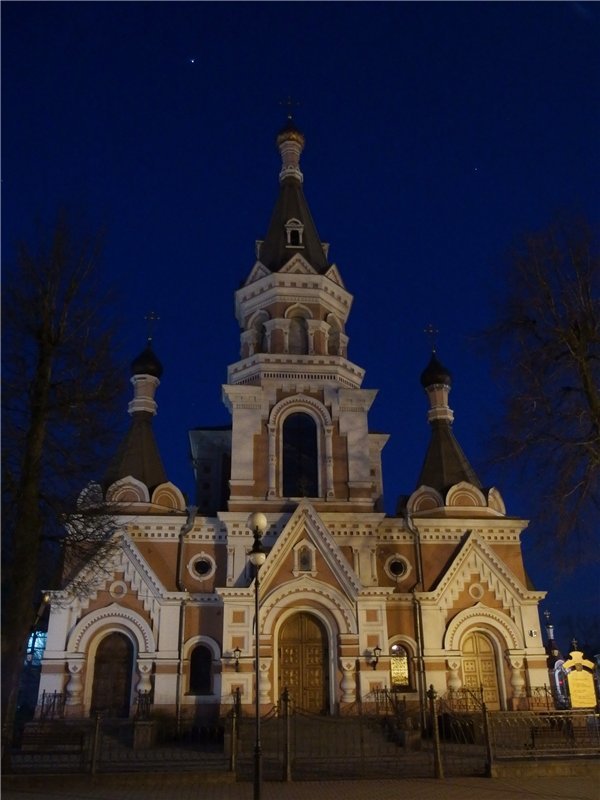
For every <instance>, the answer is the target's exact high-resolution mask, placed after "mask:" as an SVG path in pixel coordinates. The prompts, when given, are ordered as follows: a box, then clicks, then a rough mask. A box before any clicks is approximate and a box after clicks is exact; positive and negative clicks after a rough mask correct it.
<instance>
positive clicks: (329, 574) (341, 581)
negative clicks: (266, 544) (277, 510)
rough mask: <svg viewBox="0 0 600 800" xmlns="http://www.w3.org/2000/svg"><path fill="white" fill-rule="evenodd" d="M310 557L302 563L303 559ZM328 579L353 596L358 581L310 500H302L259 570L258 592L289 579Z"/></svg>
mask: <svg viewBox="0 0 600 800" xmlns="http://www.w3.org/2000/svg"><path fill="white" fill-rule="evenodd" d="M303 558H305V559H309V560H308V561H306V562H305V563H302V559H303ZM307 577H310V578H311V579H312V581H318V582H320V583H327V584H328V585H330V586H332V587H334V589H336V590H339V591H340V592H341V593H342V594H343V595H345V596H346V597H348V598H350V599H352V600H355V599H356V597H357V595H358V593H359V592H360V589H361V583H360V581H359V579H358V576H357V575H356V573H355V572H354V569H353V568H352V567H351V565H350V564H349V562H348V560H347V559H346V557H345V556H344V554H343V553H342V551H341V549H340V548H339V546H338V545H337V544H336V542H335V541H334V539H333V537H332V536H331V534H330V533H329V531H328V529H327V527H326V525H325V524H324V522H323V520H322V519H321V517H320V516H319V514H318V513H317V512H316V511H315V509H314V507H313V506H312V505H311V503H309V502H307V501H302V502H301V503H300V504H299V505H298V507H297V508H296V510H295V511H294V513H293V514H292V516H291V517H290V519H289V520H288V523H287V525H286V526H285V528H284V529H283V531H282V532H281V533H280V535H279V537H278V538H277V541H276V542H275V545H274V547H273V548H272V550H271V552H270V553H269V555H268V556H267V560H266V561H265V564H264V566H263V567H262V569H261V572H260V583H261V593H262V592H264V593H265V594H266V593H268V592H271V591H273V590H275V589H276V588H277V587H278V586H281V585H283V584H286V583H289V582H290V581H296V580H305V579H306V578H307Z"/></svg>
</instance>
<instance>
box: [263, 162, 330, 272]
mask: <svg viewBox="0 0 600 800" xmlns="http://www.w3.org/2000/svg"><path fill="white" fill-rule="evenodd" d="M291 219H297V220H299V222H300V223H301V224H302V225H303V226H304V230H303V235H302V245H303V246H302V247H301V248H295V249H290V248H289V247H288V246H287V245H288V242H287V234H286V229H285V225H286V223H287V222H288V221H289V220H291ZM297 252H299V253H301V254H302V256H303V257H304V258H305V259H306V260H307V261H308V263H309V264H310V265H311V266H312V267H314V268H315V269H316V270H317V272H319V273H321V274H322V273H325V272H327V270H328V269H329V264H328V263H327V258H326V256H325V252H324V250H323V245H322V243H321V240H320V238H319V234H318V233H317V228H316V225H315V223H314V221H313V218H312V214H311V213H310V209H309V207H308V203H307V202H306V198H305V196H304V192H303V191H302V184H301V183H300V181H297V180H295V179H294V178H286V179H285V180H284V181H283V182H282V184H281V188H280V190H279V197H278V198H277V202H276V204H275V208H274V210H273V215H272V217H271V223H270V225H269V230H268V232H267V235H266V236H265V239H264V241H263V242H262V244H261V246H260V250H259V259H260V261H261V262H262V263H263V264H264V265H265V267H267V269H269V270H270V271H271V272H277V271H278V270H279V269H281V267H283V265H284V264H287V262H288V261H289V260H290V258H292V256H294V254H295V253H297Z"/></svg>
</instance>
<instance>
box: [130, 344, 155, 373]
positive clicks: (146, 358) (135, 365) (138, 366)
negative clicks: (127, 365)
mask: <svg viewBox="0 0 600 800" xmlns="http://www.w3.org/2000/svg"><path fill="white" fill-rule="evenodd" d="M131 374H132V375H152V377H154V378H160V377H161V375H162V374H163V366H162V364H161V363H160V361H159V360H158V358H157V357H156V354H155V353H154V350H153V349H152V344H151V342H150V340H148V344H147V345H146V349H145V350H144V351H143V352H142V353H140V354H139V356H138V357H137V358H134V359H133V361H132V362H131Z"/></svg>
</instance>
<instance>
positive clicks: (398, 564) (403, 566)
mask: <svg viewBox="0 0 600 800" xmlns="http://www.w3.org/2000/svg"><path fill="white" fill-rule="evenodd" d="M385 571H386V572H387V574H388V575H389V577H390V578H391V579H392V580H394V581H402V580H404V579H405V578H407V577H408V575H409V574H410V571H411V566H410V564H409V562H408V561H407V560H406V559H405V558H404V557H403V556H399V555H393V556H390V557H389V558H388V560H387V561H386V562H385Z"/></svg>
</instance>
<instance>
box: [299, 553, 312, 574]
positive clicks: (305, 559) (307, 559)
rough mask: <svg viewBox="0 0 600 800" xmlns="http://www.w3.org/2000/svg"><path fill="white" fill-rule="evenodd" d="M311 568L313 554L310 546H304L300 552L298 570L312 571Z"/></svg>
mask: <svg viewBox="0 0 600 800" xmlns="http://www.w3.org/2000/svg"><path fill="white" fill-rule="evenodd" d="M311 569H312V554H311V552H310V550H309V549H308V547H302V548H300V550H299V552H298V570H299V571H300V572H310V571H311Z"/></svg>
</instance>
